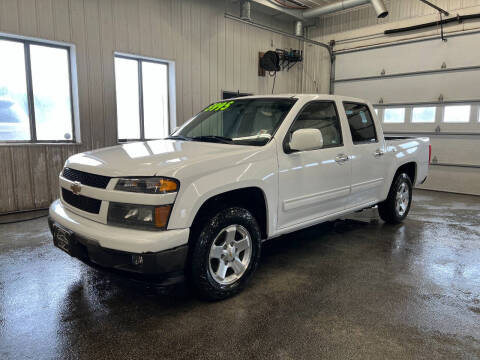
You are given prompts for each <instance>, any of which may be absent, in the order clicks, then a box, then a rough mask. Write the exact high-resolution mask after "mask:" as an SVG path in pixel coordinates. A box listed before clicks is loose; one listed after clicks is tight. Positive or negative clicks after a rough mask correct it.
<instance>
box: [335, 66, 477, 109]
mask: <svg viewBox="0 0 480 360" xmlns="http://www.w3.org/2000/svg"><path fill="white" fill-rule="evenodd" d="M479 84H480V70H475V71H457V72H444V73H436V74H428V75H421V76H403V77H393V78H383V79H373V80H361V81H348V82H337V83H335V94H338V95H346V96H353V97H359V98H363V99H368V100H369V101H370V102H372V103H373V104H378V103H379V100H380V99H383V101H384V103H385V104H394V103H397V104H399V103H410V104H414V103H421V102H437V101H438V97H439V96H440V94H441V95H443V98H444V100H445V101H449V100H451V101H462V100H467V101H470V100H478V99H479V98H480V85H479Z"/></svg>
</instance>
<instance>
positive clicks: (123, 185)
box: [115, 177, 178, 194]
mask: <svg viewBox="0 0 480 360" xmlns="http://www.w3.org/2000/svg"><path fill="white" fill-rule="evenodd" d="M115 190H119V191H129V192H136V193H144V194H166V193H170V192H175V191H177V190H178V181H177V180H174V179H168V178H163V177H144V178H136V179H119V180H118V182H117V185H116V186H115Z"/></svg>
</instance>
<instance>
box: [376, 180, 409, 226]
mask: <svg viewBox="0 0 480 360" xmlns="http://www.w3.org/2000/svg"><path fill="white" fill-rule="evenodd" d="M411 204H412V181H411V180H410V178H409V177H408V175H407V174H405V173H402V174H399V175H398V176H397V177H396V178H395V180H394V181H393V184H392V187H391V188H390V191H389V193H388V197H387V199H386V200H385V201H384V202H382V203H380V204H378V213H379V215H380V217H381V218H382V220H383V221H385V222H387V223H390V224H398V223H401V222H402V221H403V220H404V219H405V218H406V217H407V215H408V212H409V211H410V206H411Z"/></svg>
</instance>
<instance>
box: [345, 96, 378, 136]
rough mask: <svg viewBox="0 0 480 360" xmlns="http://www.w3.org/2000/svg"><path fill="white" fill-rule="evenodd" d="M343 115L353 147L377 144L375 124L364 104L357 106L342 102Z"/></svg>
mask: <svg viewBox="0 0 480 360" xmlns="http://www.w3.org/2000/svg"><path fill="white" fill-rule="evenodd" d="M343 106H344V107H345V113H346V114H347V119H348V124H349V125H350V132H351V134H352V141H353V144H354V145H358V144H369V143H375V142H378V138H377V132H376V130H375V123H374V122H373V118H372V114H370V110H369V109H368V106H367V105H365V104H357V103H351V102H344V103H343Z"/></svg>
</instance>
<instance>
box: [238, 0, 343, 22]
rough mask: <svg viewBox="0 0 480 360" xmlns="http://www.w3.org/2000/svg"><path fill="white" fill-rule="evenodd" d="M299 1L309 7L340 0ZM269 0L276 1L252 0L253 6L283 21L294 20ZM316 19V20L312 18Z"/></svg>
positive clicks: (298, 0) (273, 0)
mask: <svg viewBox="0 0 480 360" xmlns="http://www.w3.org/2000/svg"><path fill="white" fill-rule="evenodd" d="M296 1H297V2H299V3H302V4H305V5H306V6H308V7H309V8H316V7H319V6H325V5H328V4H331V3H335V2H338V1H339V0H296ZM233 2H238V0H233ZM268 2H272V3H275V0H266V1H264V3H266V4H267V6H264V5H261V4H259V3H257V2H255V1H253V2H252V8H253V9H254V10H256V11H259V12H261V13H264V14H268V15H270V16H274V17H276V18H277V19H279V20H283V21H289V22H291V21H293V20H294V18H293V17H291V16H289V15H286V14H285V13H282V12H281V11H278V10H276V9H273V8H272V7H270V6H268ZM312 21H314V20H312Z"/></svg>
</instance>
